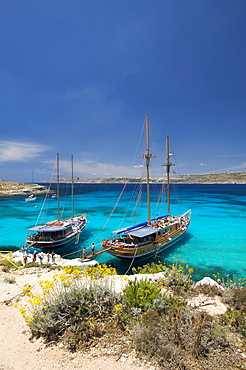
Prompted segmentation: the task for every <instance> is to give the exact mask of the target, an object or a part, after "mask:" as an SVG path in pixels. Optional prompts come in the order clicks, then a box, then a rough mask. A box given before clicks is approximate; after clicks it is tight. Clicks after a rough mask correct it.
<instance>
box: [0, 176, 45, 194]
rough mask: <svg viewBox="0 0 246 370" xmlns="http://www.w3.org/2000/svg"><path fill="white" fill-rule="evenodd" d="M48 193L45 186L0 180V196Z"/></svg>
mask: <svg viewBox="0 0 246 370" xmlns="http://www.w3.org/2000/svg"><path fill="white" fill-rule="evenodd" d="M48 191H49V190H48V189H47V187H46V186H43V185H39V184H27V183H23V182H12V181H4V180H0V196H15V195H30V194H32V193H35V194H45V193H47V192H48Z"/></svg>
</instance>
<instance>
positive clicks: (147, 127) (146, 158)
mask: <svg viewBox="0 0 246 370" xmlns="http://www.w3.org/2000/svg"><path fill="white" fill-rule="evenodd" d="M145 131H146V152H145V154H144V155H143V156H142V157H141V158H145V160H146V183H147V205H148V221H150V220H151V216H150V185H149V164H150V158H153V157H154V156H153V155H151V154H149V115H148V113H146V115H145Z"/></svg>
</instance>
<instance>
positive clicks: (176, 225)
mask: <svg viewBox="0 0 246 370" xmlns="http://www.w3.org/2000/svg"><path fill="white" fill-rule="evenodd" d="M145 126H146V152H145V154H144V156H143V158H145V161H146V184H147V207H148V209H147V219H145V220H144V221H143V222H141V223H138V224H135V225H132V226H126V227H124V228H123V229H120V230H116V231H113V234H114V236H113V237H110V238H109V239H105V240H103V241H102V247H103V248H104V250H105V252H107V253H109V254H111V255H113V256H115V257H120V258H123V259H145V258H150V257H153V256H157V254H159V253H161V252H162V251H163V250H165V249H167V248H169V247H170V246H171V245H173V244H174V243H176V242H177V241H179V240H180V239H181V238H182V237H183V235H184V234H185V233H186V231H187V229H188V226H189V224H190V218H191V210H188V211H186V212H184V213H183V214H181V215H178V216H172V215H171V214H170V167H171V166H173V164H172V163H171V162H170V154H169V137H168V136H167V137H166V162H165V163H164V166H165V167H166V172H167V192H168V199H167V203H168V207H167V208H168V209H167V214H166V215H164V216H160V217H157V218H151V214H150V213H151V212H150V179H149V164H150V158H152V157H153V156H152V155H151V154H150V153H149V122H148V114H146V118H145Z"/></svg>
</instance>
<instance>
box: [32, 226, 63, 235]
mask: <svg viewBox="0 0 246 370" xmlns="http://www.w3.org/2000/svg"><path fill="white" fill-rule="evenodd" d="M64 229H65V227H64V226H47V225H46V226H34V227H31V228H30V229H28V231H42V232H44V233H45V232H52V231H61V230H64Z"/></svg>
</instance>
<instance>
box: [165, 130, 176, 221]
mask: <svg viewBox="0 0 246 370" xmlns="http://www.w3.org/2000/svg"><path fill="white" fill-rule="evenodd" d="M163 166H165V167H166V170H167V213H168V215H170V167H171V166H174V164H173V163H171V162H170V153H169V136H168V135H167V136H166V162H165V163H164V164H163Z"/></svg>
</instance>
